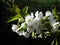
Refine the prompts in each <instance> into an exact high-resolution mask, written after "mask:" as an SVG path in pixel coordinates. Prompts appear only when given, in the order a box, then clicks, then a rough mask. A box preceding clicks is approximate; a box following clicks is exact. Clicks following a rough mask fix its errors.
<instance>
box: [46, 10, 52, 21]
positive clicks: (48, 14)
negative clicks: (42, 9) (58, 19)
mask: <svg viewBox="0 0 60 45" xmlns="http://www.w3.org/2000/svg"><path fill="white" fill-rule="evenodd" d="M45 16H49V18H48V19H50V20H51V19H53V14H52V13H51V11H46V13H45Z"/></svg>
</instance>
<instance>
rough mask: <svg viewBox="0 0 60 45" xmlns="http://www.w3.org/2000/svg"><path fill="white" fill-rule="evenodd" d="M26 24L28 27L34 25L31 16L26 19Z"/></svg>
mask: <svg viewBox="0 0 60 45" xmlns="http://www.w3.org/2000/svg"><path fill="white" fill-rule="evenodd" d="M25 22H26V24H27V25H29V26H31V25H32V24H33V19H32V17H31V16H30V15H28V16H26V17H25Z"/></svg>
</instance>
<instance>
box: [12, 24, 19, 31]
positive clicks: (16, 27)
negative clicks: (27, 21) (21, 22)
mask: <svg viewBox="0 0 60 45" xmlns="http://www.w3.org/2000/svg"><path fill="white" fill-rule="evenodd" d="M17 29H18V26H17V25H15V24H12V30H13V31H14V32H15V31H16V30H17Z"/></svg>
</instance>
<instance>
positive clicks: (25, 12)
mask: <svg viewBox="0 0 60 45" xmlns="http://www.w3.org/2000/svg"><path fill="white" fill-rule="evenodd" d="M22 11H23V14H24V15H27V14H28V6H26V7H24V8H23V10H22Z"/></svg>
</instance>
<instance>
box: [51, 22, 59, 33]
mask: <svg viewBox="0 0 60 45" xmlns="http://www.w3.org/2000/svg"><path fill="white" fill-rule="evenodd" d="M58 24H59V22H56V23H54V24H53V28H52V29H51V31H52V32H53V33H54V32H55V31H57V30H58Z"/></svg>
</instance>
